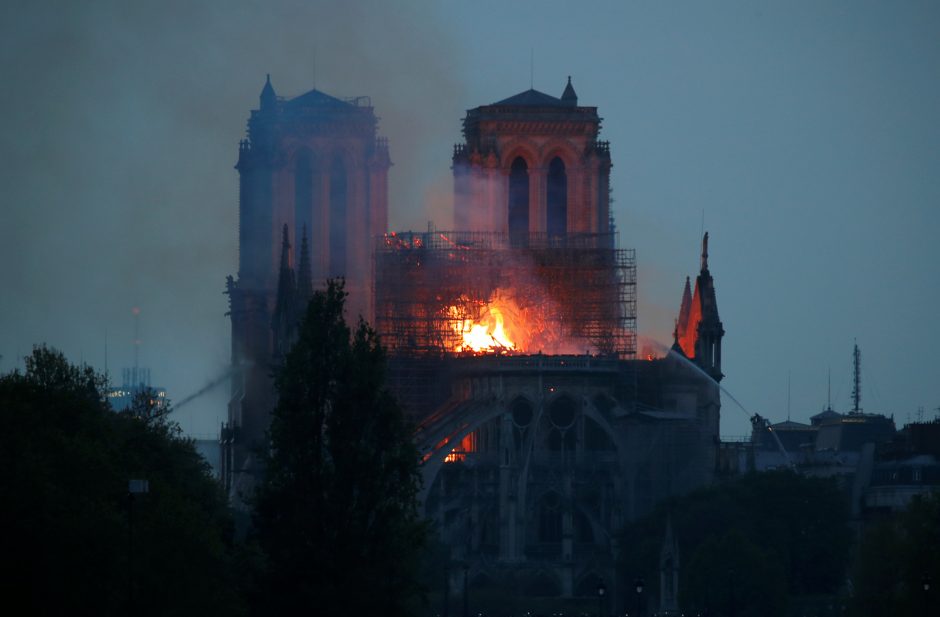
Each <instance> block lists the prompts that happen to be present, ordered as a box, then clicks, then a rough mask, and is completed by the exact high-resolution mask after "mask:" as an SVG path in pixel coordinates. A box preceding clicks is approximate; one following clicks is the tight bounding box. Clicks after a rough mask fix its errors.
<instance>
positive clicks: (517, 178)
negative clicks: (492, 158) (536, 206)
mask: <svg viewBox="0 0 940 617" xmlns="http://www.w3.org/2000/svg"><path fill="white" fill-rule="evenodd" d="M528 233H529V166H528V165H526V162H525V160H524V159H523V158H522V157H521V156H520V157H516V160H514V161H513V162H512V167H511V168H510V170H509V236H510V238H513V244H517V241H518V242H524V241H525V237H526V234H528Z"/></svg>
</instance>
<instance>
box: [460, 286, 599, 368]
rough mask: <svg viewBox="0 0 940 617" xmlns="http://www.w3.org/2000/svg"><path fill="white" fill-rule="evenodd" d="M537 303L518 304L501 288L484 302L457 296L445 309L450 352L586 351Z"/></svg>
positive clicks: (561, 352) (583, 346) (557, 352)
mask: <svg viewBox="0 0 940 617" xmlns="http://www.w3.org/2000/svg"><path fill="white" fill-rule="evenodd" d="M537 304H538V306H539V307H540V308H534V309H533V308H528V307H525V306H522V304H521V303H520V302H518V301H517V300H516V299H515V297H514V296H513V295H512V292H510V291H506V290H504V289H497V290H496V291H495V292H493V294H492V295H491V296H490V298H489V299H488V300H487V301H485V302H483V301H479V300H477V301H473V300H471V299H469V298H467V297H465V296H464V297H461V299H460V302H459V303H458V304H456V305H452V306H449V307H447V309H446V310H445V315H446V318H447V322H448V324H449V325H450V328H451V330H452V331H453V334H454V336H453V337H452V343H451V344H450V349H451V351H454V352H456V353H463V354H473V355H483V354H503V355H511V354H530V353H548V354H577V353H586V351H585V347H589V345H587V346H586V345H585V344H584V343H583V342H581V343H579V342H578V341H576V340H575V339H573V338H571V337H569V336H567V335H566V334H565V333H564V332H563V331H562V328H561V327H560V325H559V324H558V323H554V322H550V321H549V320H547V319H546V316H545V314H544V313H545V312H546V311H545V308H546V306H547V305H548V304H549V303H547V302H545V301H544V300H542V301H541V302H539V303H537Z"/></svg>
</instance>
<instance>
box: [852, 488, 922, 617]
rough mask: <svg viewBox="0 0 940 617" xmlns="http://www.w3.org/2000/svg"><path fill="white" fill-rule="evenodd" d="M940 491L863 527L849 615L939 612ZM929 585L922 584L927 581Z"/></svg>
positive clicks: (884, 616)
mask: <svg viewBox="0 0 940 617" xmlns="http://www.w3.org/2000/svg"><path fill="white" fill-rule="evenodd" d="M937 547H940V494H937V493H933V494H928V495H923V496H920V495H919V496H916V497H915V498H914V499H913V500H912V501H911V503H910V505H908V507H907V509H906V510H904V511H902V512H899V513H897V514H895V515H893V516H891V517H888V518H886V519H884V520H881V521H878V522H875V523H871V524H869V526H868V527H867V529H865V532H864V534H863V535H862V539H861V542H860V545H859V550H858V556H857V558H856V561H855V564H854V567H853V569H852V579H851V580H852V593H851V596H850V598H849V614H850V615H858V616H859V617H889V616H891V617H894V616H898V617H904V616H907V615H911V616H915V615H916V616H920V615H935V614H937V612H938V611H940V593H938V587H940V552H938V550H937ZM925 583H927V584H928V585H929V589H926V590H925V589H924V584H925Z"/></svg>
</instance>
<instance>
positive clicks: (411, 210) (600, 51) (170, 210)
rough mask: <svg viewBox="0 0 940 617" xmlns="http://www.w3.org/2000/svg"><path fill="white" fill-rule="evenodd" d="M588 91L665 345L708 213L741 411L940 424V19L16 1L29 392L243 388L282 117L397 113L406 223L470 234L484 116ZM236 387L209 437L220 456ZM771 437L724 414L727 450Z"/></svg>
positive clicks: (1, 101) (844, 6)
mask: <svg viewBox="0 0 940 617" xmlns="http://www.w3.org/2000/svg"><path fill="white" fill-rule="evenodd" d="M533 56H534V68H535V70H534V85H535V88H536V89H538V90H542V91H544V92H547V93H549V94H553V95H555V96H559V95H560V94H561V91H562V89H563V88H564V85H565V79H566V77H567V76H568V75H571V76H572V78H573V82H574V86H575V88H576V90H577V92H578V95H579V97H580V103H581V104H582V105H596V106H597V107H598V109H599V112H600V114H601V116H602V117H603V118H604V125H603V130H602V136H603V138H605V139H608V140H609V141H610V142H611V155H612V158H613V162H614V168H613V171H612V184H613V187H614V197H615V199H616V204H615V215H616V218H617V224H618V227H619V229H620V232H621V244H622V245H623V246H627V247H633V248H636V249H637V257H638V262H639V296H640V304H639V327H640V333H641V335H645V336H648V337H652V338H654V339H658V340H661V341H663V342H665V343H668V342H669V338H670V332H671V330H672V322H673V319H674V318H675V315H676V313H677V311H678V304H679V299H680V294H681V291H682V285H683V282H684V279H685V276H686V275H693V276H694V275H695V273H696V270H697V268H698V253H699V234H700V231H701V227H702V218H703V212H704V221H705V228H706V229H707V230H708V231H709V232H710V234H711V243H710V249H711V251H710V252H711V259H710V265H711V270H712V273H713V275H714V276H715V282H716V287H717V293H718V305H719V309H720V312H721V318H722V320H723V322H724V325H725V330H726V332H727V334H726V336H725V340H724V347H723V362H724V366H723V369H724V372H725V373H726V375H727V377H726V379H725V381H724V383H723V385H724V386H725V387H726V388H727V389H728V390H729V391H730V392H732V393H733V394H734V395H735V397H737V398H738V399H739V400H740V401H741V402H742V403H743V404H744V405H745V406H746V407H747V408H748V410H749V411H752V412H753V411H758V412H760V413H762V414H764V415H766V416H768V417H770V418H771V419H773V420H781V419H784V418H785V417H786V414H787V375H788V373H789V375H790V381H791V384H792V385H791V401H792V402H791V409H792V413H791V416H792V418H793V419H794V420H803V421H805V420H806V419H807V418H808V417H809V416H810V415H812V414H813V413H816V412H817V411H819V410H820V409H821V408H822V407H823V406H824V405H825V403H826V375H827V370H828V369H829V368H831V370H832V393H833V406H834V407H836V409H837V410H844V409H846V408H847V407H848V405H849V394H850V391H851V386H850V378H851V351H852V344H853V340H854V339H857V340H858V343H859V346H860V347H861V349H862V354H863V356H862V359H863V373H862V377H863V385H862V388H863V394H862V396H863V398H862V404H863V407H864V408H865V409H866V410H867V411H878V412H888V413H894V414H895V418H896V419H897V420H898V422H899V424H901V423H903V422H904V421H906V420H907V419H908V418H910V417H913V416H914V415H915V414H916V412H917V408H918V407H919V406H924V407H925V408H927V410H928V413H930V414H932V413H933V411H932V410H933V408H936V407H938V406H940V369H938V368H937V366H938V365H937V362H936V360H931V359H930V354H931V353H932V352H933V350H934V349H938V348H940V325H938V324H940V319H938V317H937V312H938V307H940V247H938V237H940V4H938V3H936V2H929V1H928V2H862V1H857V0H856V1H851V2H849V1H846V2H819V1H806V2H758V1H749V2H744V1H742V2H688V3H667V2H648V3H636V2H605V3H590V2H577V3H575V2H571V3H567V2H548V1H545V0H542V1H540V2H531V3H522V2H518V3H516V2H514V3H508V2H485V1H481V0H476V1H474V2H465V1H463V2H456V1H454V2H451V1H442V2H353V1H351V0H347V1H346V2H287V1H282V2H272V1H270V0H268V1H264V2H260V1H259V2H232V1H221V0H220V1H218V2H205V3H197V2H187V1H177V2H173V1H170V2H168V1H166V0H164V1H161V2H126V1H113V2H81V3H78V2H68V1H62V2H41V1H35V0H34V1H28V2H17V1H10V0H7V1H6V2H4V3H3V4H2V7H0V83H2V84H3V87H2V89H0V114H2V115H0V117H2V119H3V122H4V131H3V137H2V139H0V199H2V202H0V354H2V359H0V371H7V370H10V369H11V368H13V366H14V365H15V364H16V363H17V362H19V357H21V356H22V355H24V354H26V353H28V351H29V349H30V347H31V345H32V344H33V343H37V342H42V341H45V342H48V343H49V344H51V345H54V346H57V347H59V348H61V349H62V350H63V351H65V352H66V353H67V354H68V355H69V356H70V358H72V359H73V360H76V361H78V360H82V359H84V360H85V361H87V362H90V363H93V364H95V365H97V366H99V367H103V365H104V354H105V352H104V350H105V340H106V339H107V341H108V345H107V346H108V350H109V356H108V363H109V367H110V368H111V370H112V372H114V371H115V370H116V369H120V368H121V367H122V366H126V365H129V364H130V363H132V358H133V347H132V343H131V341H132V339H133V318H132V316H131V308H132V307H134V306H139V307H140V308H141V311H142V312H141V338H142V341H143V344H142V347H141V362H142V364H144V365H147V366H149V367H151V369H152V372H153V378H154V382H155V383H156V384H159V385H163V386H166V387H167V388H168V389H169V391H170V396H171V397H173V398H176V399H177V400H178V399H181V398H183V397H185V396H186V395H187V394H189V393H191V392H193V391H195V390H197V389H198V388H199V387H200V386H202V385H203V384H204V383H206V382H207V381H208V380H210V379H212V378H213V377H214V376H215V375H216V374H218V373H219V372H221V371H222V370H224V367H225V365H226V363H227V362H228V359H229V353H230V352H229V326H228V321H227V318H226V317H225V316H224V313H225V311H226V309H227V305H226V298H225V296H223V295H222V291H223V288H224V278H225V276H226V275H227V274H234V272H235V269H236V262H235V251H236V222H237V195H238V192H237V174H236V172H235V170H234V169H233V167H232V166H233V165H234V163H235V159H236V153H237V143H238V140H239V139H241V138H242V137H243V136H244V130H245V121H246V119H247V117H248V112H249V110H250V109H252V108H255V107H257V105H258V98H257V97H258V94H259V92H260V90H261V86H262V85H263V83H264V75H265V73H271V78H272V82H273V84H274V86H275V88H276V89H277V91H278V94H281V95H288V96H290V95H296V94H301V93H303V92H305V91H306V90H309V89H310V88H311V87H313V86H314V84H315V85H316V87H318V88H319V89H322V90H324V91H326V92H329V93H331V94H334V95H337V96H355V95H369V96H371V97H372V101H373V104H374V105H375V108H376V112H377V114H378V115H379V116H380V117H381V124H380V130H381V132H382V133H383V134H385V135H387V136H388V137H389V138H390V140H391V153H392V159H393V162H394V163H395V166H394V167H393V168H392V170H391V175H390V183H391V189H390V190H391V196H390V204H391V205H390V210H391V211H390V223H391V225H392V226H393V227H394V228H423V227H425V226H426V224H427V221H428V220H432V219H433V220H434V221H435V223H436V224H438V226H439V227H447V226H449V225H450V223H451V221H450V210H449V209H450V196H449V193H450V190H451V176H450V154H451V148H452V145H453V143H455V142H457V141H459V140H460V139H461V136H460V120H461V118H462V117H463V114H464V112H465V110H466V109H468V108H470V107H475V106H477V105H481V104H486V103H492V102H494V101H496V100H499V99H502V98H505V97H508V96H510V95H512V94H516V93H517V92H520V91H522V90H525V89H527V88H528V87H529V83H530V58H531V57H533ZM225 391H226V389H225V388H221V389H219V390H217V391H216V393H215V395H214V396H207V397H203V398H201V399H198V401H194V402H193V403H192V404H191V405H188V406H185V407H184V408H182V409H181V410H180V412H179V413H180V420H181V422H182V423H183V425H184V427H186V428H187V429H188V430H191V431H193V432H194V433H197V434H206V435H211V434H214V433H215V432H216V431H217V429H218V424H219V422H220V421H222V419H223V418H224V415H225V401H226V396H225ZM747 430H748V423H747V418H746V416H745V414H744V413H742V412H740V411H738V410H736V409H735V408H734V406H733V405H732V404H731V403H730V401H727V400H726V401H725V406H724V409H723V418H722V433H723V434H726V435H736V434H743V433H745V432H746V431H747Z"/></svg>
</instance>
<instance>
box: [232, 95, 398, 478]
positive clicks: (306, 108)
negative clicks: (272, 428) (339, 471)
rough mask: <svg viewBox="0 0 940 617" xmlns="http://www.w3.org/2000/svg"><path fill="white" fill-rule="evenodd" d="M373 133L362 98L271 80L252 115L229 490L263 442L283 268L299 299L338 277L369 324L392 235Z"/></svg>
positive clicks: (235, 322)
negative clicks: (376, 272) (377, 264)
mask: <svg viewBox="0 0 940 617" xmlns="http://www.w3.org/2000/svg"><path fill="white" fill-rule="evenodd" d="M377 125H378V119H377V118H376V116H375V113H374V111H373V108H372V105H371V101H370V100H369V98H368V97H358V98H355V99H345V100H343V99H338V98H335V97H332V96H330V95H328V94H325V93H323V92H321V91H319V90H316V89H314V90H311V91H309V92H307V93H306V94H302V95H300V96H297V97H294V98H290V99H288V98H282V97H278V96H277V94H276V93H275V91H274V87H273V86H272V85H271V80H270V77H269V78H268V79H267V80H266V81H265V84H264V88H263V89H262V91H261V97H260V105H259V108H258V109H255V110H252V111H251V115H250V117H249V119H248V136H247V139H245V140H243V141H242V142H241V143H240V144H239V149H238V163H237V164H236V166H235V168H236V169H237V170H238V174H239V226H238V276H237V279H236V278H232V277H229V280H228V286H227V287H228V289H227V293H228V295H229V305H230V313H229V314H230V316H231V318H232V364H233V368H234V377H233V388H232V399H231V403H230V405H229V422H228V425H227V429H226V430H227V433H226V435H227V439H228V441H229V442H231V443H230V444H229V445H231V447H230V448H229V452H228V453H227V455H226V457H225V460H224V462H223V470H224V471H226V472H229V474H228V478H227V479H228V480H229V482H230V479H231V472H233V471H236V470H240V469H241V468H242V467H244V465H245V462H246V457H247V456H248V454H249V452H250V450H251V447H252V446H253V445H254V444H255V443H256V442H257V441H258V440H260V439H262V438H263V436H264V431H265V429H266V428H267V425H268V414H269V413H270V410H271V408H272V406H273V403H274V400H273V392H272V387H271V380H270V373H271V362H272V357H273V354H274V352H275V338H276V337H275V332H274V329H277V331H278V332H277V336H278V337H280V338H281V339H282V340H288V339H285V338H284V336H285V333H288V332H289V330H290V328H291V327H292V324H287V323H285V322H284V315H285V313H284V312H283V311H284V303H283V298H282V302H281V308H280V310H278V311H277V312H276V307H277V306H278V293H279V292H278V282H279V279H284V276H285V272H286V271H287V269H290V270H291V275H290V276H293V273H292V272H293V264H295V263H298V264H300V266H301V272H299V273H298V274H299V275H300V280H297V281H296V285H297V288H298V289H297V293H298V294H299V295H309V294H308V292H305V288H306V287H309V286H310V285H311V283H312V285H313V286H321V285H323V283H324V281H325V280H326V279H327V278H331V277H344V278H345V279H346V290H347V292H348V293H349V299H348V302H347V310H348V311H349V318H350V319H352V320H355V319H356V318H357V316H358V315H362V316H364V317H365V318H366V319H369V320H371V318H372V315H371V312H372V307H371V290H372V242H373V238H374V237H375V236H377V235H380V234H382V233H384V232H385V231H386V227H387V220H388V168H389V166H390V165H391V163H390V161H389V156H388V142H387V141H386V140H385V139H384V138H382V137H378V136H377V132H376V131H377ZM285 229H286V230H287V231H284V230H285ZM282 234H283V235H282ZM301 251H306V252H307V253H306V254H304V255H301V254H300V252H301ZM281 283H282V285H281V288H282V289H281V291H280V293H281V295H282V296H283V295H284V294H285V293H288V290H286V289H285V288H284V285H283V280H281ZM295 312H296V311H295ZM230 486H231V484H230Z"/></svg>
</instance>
